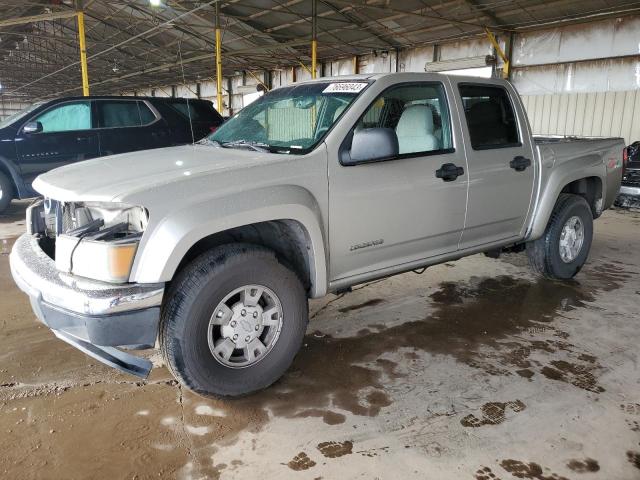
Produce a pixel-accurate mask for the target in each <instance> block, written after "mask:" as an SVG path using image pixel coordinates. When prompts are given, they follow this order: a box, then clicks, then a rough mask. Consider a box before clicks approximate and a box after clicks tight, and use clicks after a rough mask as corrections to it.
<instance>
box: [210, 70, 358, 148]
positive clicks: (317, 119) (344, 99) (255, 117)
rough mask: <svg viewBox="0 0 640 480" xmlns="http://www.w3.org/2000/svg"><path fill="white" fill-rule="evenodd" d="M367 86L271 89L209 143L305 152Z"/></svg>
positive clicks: (345, 84)
mask: <svg viewBox="0 0 640 480" xmlns="http://www.w3.org/2000/svg"><path fill="white" fill-rule="evenodd" d="M368 85H369V84H368V83H367V82H366V81H354V82H318V83H308V84H301V85H295V86H290V87H285V88H279V89H277V90H273V91H272V92H269V93H267V94H265V95H264V96H262V97H260V98H259V99H258V100H256V101H255V102H253V103H251V104H250V105H248V106H247V107H245V108H244V109H242V110H241V111H240V112H238V113H237V114H236V115H235V116H233V117H232V118H231V119H229V120H228V121H227V122H226V123H224V124H223V125H222V126H221V127H220V128H219V129H218V130H217V131H216V132H215V133H213V134H212V135H210V136H209V137H208V142H209V143H211V142H213V143H215V144H216V145H218V146H222V147H228V148H252V149H256V150H257V149H264V150H265V151H271V152H275V153H292V154H303V153H307V152H309V151H311V150H312V149H313V148H314V147H315V146H316V145H317V144H318V143H319V142H320V141H322V139H323V137H324V136H325V134H326V133H327V132H328V131H329V129H330V128H331V127H332V126H333V124H334V123H336V121H337V120H338V119H339V118H340V116H341V115H342V114H343V113H344V112H345V111H346V110H347V108H348V107H349V105H351V104H352V103H353V101H354V100H355V98H356V97H357V96H358V95H359V94H360V93H361V92H362V91H363V90H364V89H365V88H366V87H367V86H368Z"/></svg>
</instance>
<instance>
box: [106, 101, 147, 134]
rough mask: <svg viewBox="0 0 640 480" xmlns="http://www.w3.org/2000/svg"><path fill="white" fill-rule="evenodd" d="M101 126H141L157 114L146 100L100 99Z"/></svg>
mask: <svg viewBox="0 0 640 480" xmlns="http://www.w3.org/2000/svg"><path fill="white" fill-rule="evenodd" d="M98 119H99V122H100V127H102V128H114V127H139V126H141V125H146V124H148V123H151V122H152V121H153V119H155V115H154V114H153V112H151V110H149V107H148V106H147V105H146V104H145V103H144V102H134V101H130V100H100V101H98Z"/></svg>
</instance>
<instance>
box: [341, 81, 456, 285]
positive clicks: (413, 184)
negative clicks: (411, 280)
mask: <svg viewBox="0 0 640 480" xmlns="http://www.w3.org/2000/svg"><path fill="white" fill-rule="evenodd" d="M453 124H455V122H452V115H451V112H450V109H449V105H448V102H447V94H446V89H445V86H444V84H443V83H442V82H440V81H433V82H415V83H401V84H395V85H393V86H390V87H388V88H386V89H384V90H383V91H382V93H381V94H379V96H378V97H377V98H375V100H373V102H372V103H371V104H370V106H369V107H368V109H367V110H366V111H365V113H364V114H363V115H362V116H361V117H360V119H359V120H358V122H357V123H356V125H355V126H354V128H353V131H354V132H357V131H358V130H360V129H366V128H379V127H382V128H390V129H394V130H395V132H396V135H397V137H398V143H399V149H400V153H399V155H398V156H397V157H396V158H392V159H389V160H385V161H382V162H377V163H363V164H358V165H354V166H343V165H341V164H340V163H339V162H338V161H337V160H335V161H330V162H329V165H330V166H329V237H330V245H331V255H330V257H331V260H330V274H331V278H332V280H333V281H334V282H337V283H339V282H340V281H341V280H343V279H346V278H349V277H354V276H357V275H361V274H370V273H371V272H375V271H381V272H383V271H384V270H385V269H386V268H392V267H397V266H399V265H403V264H410V263H411V262H416V261H419V260H421V259H424V258H428V257H433V256H437V255H441V254H446V253H450V252H452V251H455V250H456V249H457V248H458V242H459V241H460V235H461V233H462V230H463V227H464V218H465V211H466V202H467V178H468V177H467V175H466V160H465V156H464V151H463V149H462V148H461V147H460V146H461V144H462V139H461V137H460V129H459V128H455V127H452V125H453ZM445 164H450V165H454V166H456V167H461V168H462V170H457V169H456V171H458V172H460V175H459V176H457V175H456V176H455V178H453V177H452V176H451V175H447V179H446V181H445V180H444V179H443V178H438V176H437V175H436V172H437V171H438V170H441V169H442V167H443V165H445ZM447 168H448V167H447ZM451 168H453V167H451Z"/></svg>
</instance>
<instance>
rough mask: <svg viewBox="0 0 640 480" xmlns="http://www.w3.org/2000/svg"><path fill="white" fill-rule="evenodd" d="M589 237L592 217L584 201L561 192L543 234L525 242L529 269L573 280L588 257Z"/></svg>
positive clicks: (544, 274) (590, 235)
mask: <svg viewBox="0 0 640 480" xmlns="http://www.w3.org/2000/svg"><path fill="white" fill-rule="evenodd" d="M592 237H593V215H592V212H591V208H590V207H589V204H588V203H587V201H586V200H585V199H584V198H583V197H581V196H579V195H572V194H568V193H563V194H561V195H560V197H559V198H558V201H557V202H556V205H555V207H554V209H553V212H552V214H551V218H550V219H549V223H548V224H547V228H546V230H545V232H544V235H543V236H542V237H541V238H539V239H537V240H534V241H532V242H529V243H527V255H528V257H529V263H530V264H531V267H532V268H533V269H534V270H535V271H536V272H537V273H539V274H540V275H543V276H545V277H548V278H557V279H569V278H573V277H574V276H575V275H576V274H577V273H578V272H579V271H580V269H581V268H582V266H583V265H584V263H585V262H586V260H587V257H588V256H589V250H590V249H591V240H592Z"/></svg>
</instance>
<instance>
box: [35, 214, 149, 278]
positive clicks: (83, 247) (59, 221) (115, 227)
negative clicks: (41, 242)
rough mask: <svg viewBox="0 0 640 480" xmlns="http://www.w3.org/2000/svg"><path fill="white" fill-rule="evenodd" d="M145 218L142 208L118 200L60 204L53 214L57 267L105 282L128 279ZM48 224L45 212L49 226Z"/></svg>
mask: <svg viewBox="0 0 640 480" xmlns="http://www.w3.org/2000/svg"><path fill="white" fill-rule="evenodd" d="M147 221H148V214H147V211H146V210H145V209H144V208H142V207H136V206H131V205H125V204H121V203H105V202H74V203H65V204H63V205H61V206H60V207H58V208H57V213H56V215H55V229H56V233H57V236H56V239H55V261H56V267H57V269H58V270H60V271H62V272H67V273H72V274H74V275H79V276H82V277H87V278H92V279H95V280H102V281H105V282H112V283H124V282H127V281H128V280H129V275H130V273H131V267H132V266H133V260H134V258H135V254H136V251H137V249H138V243H139V242H140V238H141V237H142V233H143V232H144V229H145V228H146V226H147ZM51 223H52V222H51V221H47V218H46V214H45V224H47V227H48V228H49V225H50V224H51Z"/></svg>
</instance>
